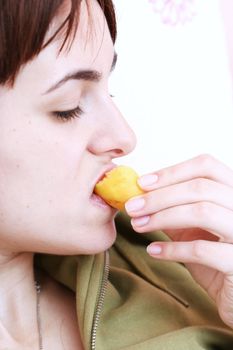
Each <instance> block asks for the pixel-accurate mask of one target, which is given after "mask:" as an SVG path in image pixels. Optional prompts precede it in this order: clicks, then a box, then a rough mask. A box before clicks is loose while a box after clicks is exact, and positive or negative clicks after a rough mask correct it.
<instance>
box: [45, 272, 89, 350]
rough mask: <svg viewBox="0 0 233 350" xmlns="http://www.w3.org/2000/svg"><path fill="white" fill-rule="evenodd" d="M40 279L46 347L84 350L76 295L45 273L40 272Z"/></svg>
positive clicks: (59, 349)
mask: <svg viewBox="0 0 233 350" xmlns="http://www.w3.org/2000/svg"><path fill="white" fill-rule="evenodd" d="M39 277H40V281H41V323H42V333H44V337H43V338H44V347H45V348H46V349H55V348H56V349H57V350H64V349H69V350H73V349H74V350H77V349H78V350H83V346H82V342H81V337H80V332H79V327H78V320H77V314H76V300H75V294H74V293H73V292H72V291H71V290H69V289H68V288H67V287H65V286H64V285H62V284H60V283H58V282H56V281H55V280H54V279H53V278H51V277H49V276H48V275H46V274H45V273H41V272H40V276H39ZM43 331H44V332H43Z"/></svg>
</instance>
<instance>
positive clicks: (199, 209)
mask: <svg viewBox="0 0 233 350" xmlns="http://www.w3.org/2000/svg"><path fill="white" fill-rule="evenodd" d="M193 211H194V212H193V214H194V217H195V218H196V219H197V221H198V222H202V221H203V220H206V219H209V218H211V216H212V215H213V208H212V205H211V204H210V203H209V202H198V203H195V204H194V206H193Z"/></svg>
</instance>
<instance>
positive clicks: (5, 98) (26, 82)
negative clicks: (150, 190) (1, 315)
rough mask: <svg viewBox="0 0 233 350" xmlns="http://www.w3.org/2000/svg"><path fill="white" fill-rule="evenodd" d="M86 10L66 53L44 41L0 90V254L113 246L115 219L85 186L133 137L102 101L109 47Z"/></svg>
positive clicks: (95, 13)
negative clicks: (12, 82)
mask: <svg viewBox="0 0 233 350" xmlns="http://www.w3.org/2000/svg"><path fill="white" fill-rule="evenodd" d="M91 4H92V5H91V6H92V9H91V13H92V17H91V19H92V21H91V27H90V26H89V25H90V23H89V24H88V15H87V9H86V7H85V3H83V5H82V7H81V18H80V22H79V23H80V24H79V27H78V31H77V34H76V37H75V40H74V42H73V44H72V47H71V49H70V50H69V51H68V50H67V51H64V50H63V51H62V53H61V54H60V55H58V54H57V53H58V50H59V47H60V45H61V41H60V40H62V39H63V38H62V39H61V38H60V39H59V40H56V41H54V42H52V43H51V44H50V45H49V46H48V47H47V48H45V49H44V50H43V51H41V53H40V54H39V55H38V56H37V57H36V58H35V59H33V60H32V61H30V63H28V64H26V65H25V66H24V67H23V68H22V69H21V71H20V73H19V75H18V77H17V80H16V83H15V86H14V88H13V89H7V88H5V87H0V241H1V252H3V251H4V252H6V251H7V252H20V251H38V252H48V253H52V254H89V253H96V252H99V251H102V250H105V249H106V248H108V247H109V246H110V245H111V244H112V243H113V241H114V239H115V228H114V223H113V218H114V215H115V213H116V212H115V210H113V209H112V208H110V207H109V206H108V205H106V204H104V203H103V202H101V201H100V200H99V198H97V197H95V196H93V189H94V186H95V184H96V182H97V181H98V179H99V178H100V177H101V176H103V174H104V173H105V172H106V171H107V170H109V169H111V168H112V165H113V164H112V159H113V158H115V157H119V156H122V155H125V154H127V153H128V152H130V151H131V150H132V149H133V148H134V146H135V138H134V134H133V133H132V131H131V129H129V127H128V125H127V124H126V122H125V121H124V119H123V118H122V116H121V114H120V113H119V111H118V110H117V108H116V106H115V105H114V103H113V101H112V99H111V97H110V96H109V92H108V78H109V75H110V71H111V66H112V63H113V61H114V47H113V43H112V40H111V37H110V33H109V30H108V27H107V23H106V21H105V19H104V16H103V13H102V11H101V10H100V8H99V6H98V4H97V2H91ZM71 76H72V77H71ZM64 78H65V79H64ZM59 81H61V82H60V83H58V82H59ZM78 106H79V108H77V107H78ZM75 109H76V110H75ZM79 109H81V110H82V112H81V113H80V110H79ZM69 110H73V112H72V113H60V114H59V113H56V112H58V111H59V112H61V111H69ZM79 114H80V116H78V115H79ZM69 116H70V117H71V119H68V117H69Z"/></svg>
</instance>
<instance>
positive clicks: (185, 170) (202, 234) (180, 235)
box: [126, 155, 233, 328]
mask: <svg viewBox="0 0 233 350" xmlns="http://www.w3.org/2000/svg"><path fill="white" fill-rule="evenodd" d="M156 178H157V179H156ZM139 184H140V186H141V188H142V189H143V190H144V191H146V193H145V194H144V195H142V196H139V197H135V198H134V199H131V200H129V201H128V202H127V203H126V210H127V212H128V214H129V215H130V216H131V217H132V220H131V222H132V226H133V228H134V230H135V231H137V232H140V233H143V232H148V231H152V230H163V231H164V232H165V233H167V234H168V235H169V236H170V237H171V239H172V241H171V242H155V243H152V244H150V245H149V247H148V248H147V250H148V253H149V254H150V255H151V256H152V257H155V258H159V259H164V260H173V261H179V262H183V263H185V264H186V266H187V267H188V268H189V270H190V272H191V273H192V275H193V277H194V278H195V280H196V281H197V282H198V283H199V284H200V285H201V286H202V287H203V288H204V289H205V290H206V291H207V292H208V294H209V295H210V296H211V297H212V298H213V299H214V300H215V302H216V304H217V307H218V310H219V314H220V316H221V318H222V320H223V321H224V322H225V323H226V324H227V325H228V326H230V327H231V328H233V170H231V169H230V168H228V167H227V166H226V165H224V164H223V163H221V162H220V161H218V160H216V159H215V158H213V157H212V156H209V155H201V156H198V157H196V158H193V159H191V160H188V161H185V162H183V163H180V164H177V165H174V166H171V167H168V168H165V169H162V170H159V171H157V172H156V174H150V175H146V176H143V177H141V178H140V179H139Z"/></svg>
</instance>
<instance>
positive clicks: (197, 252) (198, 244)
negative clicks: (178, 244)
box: [191, 240, 205, 260]
mask: <svg viewBox="0 0 233 350" xmlns="http://www.w3.org/2000/svg"><path fill="white" fill-rule="evenodd" d="M191 253H192V256H193V257H194V258H195V259H196V260H200V259H201V258H202V257H203V255H204V254H205V242H204V241H203V240H197V241H194V242H193V246H192V252H191Z"/></svg>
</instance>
